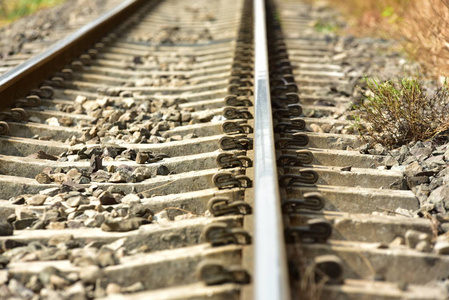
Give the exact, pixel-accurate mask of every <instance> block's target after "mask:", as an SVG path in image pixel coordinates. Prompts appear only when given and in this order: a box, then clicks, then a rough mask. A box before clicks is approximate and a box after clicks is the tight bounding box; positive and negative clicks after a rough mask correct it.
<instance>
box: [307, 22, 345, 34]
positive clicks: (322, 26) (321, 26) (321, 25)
mask: <svg viewBox="0 0 449 300" xmlns="http://www.w3.org/2000/svg"><path fill="white" fill-rule="evenodd" d="M313 27H314V28H315V30H316V31H318V32H321V33H332V32H336V31H338V30H339V26H338V25H337V24H335V22H328V21H325V20H321V19H320V20H318V21H317V22H316V23H315V24H314V25H313Z"/></svg>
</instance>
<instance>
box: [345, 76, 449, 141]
mask: <svg viewBox="0 0 449 300" xmlns="http://www.w3.org/2000/svg"><path fill="white" fill-rule="evenodd" d="M365 82H366V87H367V90H366V93H365V99H364V101H362V102H361V103H360V104H358V105H355V106H354V108H355V109H357V110H358V114H356V115H355V116H354V121H353V127H354V128H355V129H356V130H358V131H359V133H360V134H361V136H362V137H363V138H364V139H367V140H370V141H374V142H376V143H381V144H382V145H384V146H387V147H398V146H401V145H404V144H407V143H409V142H416V141H423V140H427V139H430V138H432V137H434V136H436V135H438V134H440V133H442V132H445V131H447V130H448V129H449V89H448V87H447V85H444V86H443V87H441V88H438V89H437V90H436V91H433V92H432V91H426V89H425V88H424V87H423V83H422V82H421V81H420V80H419V79H416V78H411V77H404V78H402V79H397V80H390V81H384V82H378V81H376V80H375V79H369V78H366V79H365Z"/></svg>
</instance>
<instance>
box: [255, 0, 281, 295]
mask: <svg viewBox="0 0 449 300" xmlns="http://www.w3.org/2000/svg"><path fill="white" fill-rule="evenodd" d="M254 18H255V25H254V39H255V41H254V49H255V51H254V52H255V60H254V62H255V70H254V76H255V79H254V81H255V83H254V99H255V105H254V106H255V108H254V109H255V131H254V132H255V134H254V152H255V154H254V155H255V158H254V168H255V169H254V173H255V175H254V269H255V270H254V298H255V299H257V300H264V299H267V300H280V299H290V291H289V288H288V286H289V285H288V282H289V281H288V272H287V260H286V249H285V242H284V234H283V223H282V212H281V200H280V194H279V183H278V176H277V167H276V155H275V146H274V133H273V120H272V110H271V98H270V82H269V69H268V49H267V30H266V17H265V1H264V0H254Z"/></svg>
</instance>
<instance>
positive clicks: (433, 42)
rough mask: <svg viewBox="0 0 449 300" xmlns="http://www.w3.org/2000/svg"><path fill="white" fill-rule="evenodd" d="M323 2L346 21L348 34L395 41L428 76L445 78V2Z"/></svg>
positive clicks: (448, 43)
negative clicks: (332, 7)
mask: <svg viewBox="0 0 449 300" xmlns="http://www.w3.org/2000/svg"><path fill="white" fill-rule="evenodd" d="M310 1H317V0H310ZM327 3H328V4H329V5H331V6H334V7H336V8H338V9H339V10H340V11H341V12H342V14H343V15H344V16H345V17H346V19H348V20H349V23H350V25H351V27H350V29H349V31H350V33H352V34H355V35H358V36H377V37H382V38H389V39H391V38H393V39H397V40H399V41H401V42H403V45H404V49H405V50H406V51H407V53H408V54H409V55H410V56H411V57H412V58H414V59H415V60H417V61H418V62H420V63H421V65H422V66H423V68H424V70H425V71H426V72H427V73H428V74H429V75H434V76H444V77H449V0H363V1H360V0H328V1H327Z"/></svg>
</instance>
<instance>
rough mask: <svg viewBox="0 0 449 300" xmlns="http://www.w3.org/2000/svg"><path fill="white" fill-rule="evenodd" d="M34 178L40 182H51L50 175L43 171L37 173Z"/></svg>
mask: <svg viewBox="0 0 449 300" xmlns="http://www.w3.org/2000/svg"><path fill="white" fill-rule="evenodd" d="M34 179H36V181H37V182H39V183H40V184H49V183H51V182H52V180H51V178H50V176H48V174H45V173H39V174H37V175H36V177H35V178H34Z"/></svg>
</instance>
